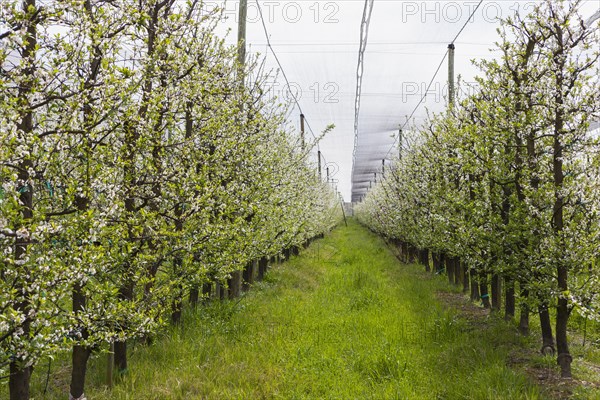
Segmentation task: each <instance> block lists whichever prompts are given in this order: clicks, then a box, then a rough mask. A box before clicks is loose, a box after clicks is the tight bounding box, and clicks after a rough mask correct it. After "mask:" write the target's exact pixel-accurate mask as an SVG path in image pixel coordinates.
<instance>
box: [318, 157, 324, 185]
mask: <svg viewBox="0 0 600 400" xmlns="http://www.w3.org/2000/svg"><path fill="white" fill-rule="evenodd" d="M317 159H318V163H319V182H321V181H322V180H323V177H322V176H321V150H318V151H317Z"/></svg>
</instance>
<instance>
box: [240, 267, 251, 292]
mask: <svg viewBox="0 0 600 400" xmlns="http://www.w3.org/2000/svg"><path fill="white" fill-rule="evenodd" d="M242 278H243V281H242V290H243V291H244V292H247V291H248V290H250V286H252V284H253V283H254V261H250V262H249V263H247V264H246V267H245V268H244V271H243V272H242Z"/></svg>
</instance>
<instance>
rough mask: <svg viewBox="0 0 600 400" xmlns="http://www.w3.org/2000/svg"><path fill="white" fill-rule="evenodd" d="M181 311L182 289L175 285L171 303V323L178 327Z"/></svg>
mask: <svg viewBox="0 0 600 400" xmlns="http://www.w3.org/2000/svg"><path fill="white" fill-rule="evenodd" d="M182 309H183V288H182V287H181V285H177V287H176V288H175V294H174V296H173V301H172V303H171V323H172V324H173V325H178V324H179V323H181V312H182Z"/></svg>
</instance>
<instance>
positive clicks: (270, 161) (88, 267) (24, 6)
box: [0, 0, 341, 400]
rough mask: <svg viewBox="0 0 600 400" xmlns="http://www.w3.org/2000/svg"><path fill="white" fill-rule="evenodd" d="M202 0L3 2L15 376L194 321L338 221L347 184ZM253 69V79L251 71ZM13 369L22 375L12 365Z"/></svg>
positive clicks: (7, 333)
mask: <svg viewBox="0 0 600 400" xmlns="http://www.w3.org/2000/svg"><path fill="white" fill-rule="evenodd" d="M215 12H216V10H214V11H213V12H211V13H207V12H205V10H203V9H202V3H201V2H200V1H198V0H190V1H179V0H135V1H133V0H61V1H44V2H43V4H37V3H36V0H18V1H16V0H6V1H5V0H3V1H2V5H1V6H0V40H1V42H0V184H1V187H0V251H1V253H2V255H1V258H0V377H1V378H0V379H2V380H4V381H6V380H8V383H9V390H10V398H11V399H14V400H16V399H27V398H29V380H30V376H31V372H32V370H33V367H34V366H35V365H36V362H38V360H40V358H42V357H48V356H52V355H54V354H56V353H58V352H61V351H66V350H69V349H70V350H72V363H73V371H72V378H71V386H70V396H71V398H74V399H80V398H83V397H84V395H83V391H84V382H85V375H86V365H87V361H88V358H89V356H90V353H91V351H92V349H94V348H97V347H98V346H100V345H101V344H102V343H106V342H110V343H113V344H114V353H115V365H116V367H117V368H118V369H119V370H120V371H125V370H126V368H127V347H126V345H127V341H128V340H130V339H133V338H144V339H146V340H148V339H150V338H151V337H152V335H153V334H155V333H156V332H157V331H158V330H159V329H160V328H161V327H162V326H164V325H165V323H166V322H168V321H169V320H172V321H173V322H178V321H179V318H180V315H181V308H182V304H183V299H184V296H186V295H187V294H189V295H190V297H191V299H192V301H196V300H197V298H198V294H199V292H201V291H202V288H203V286H204V289H205V290H204V292H206V291H207V290H206V284H209V283H212V282H217V283H219V284H220V285H221V286H223V287H227V284H228V282H229V285H230V286H233V287H231V288H230V289H231V290H232V291H234V292H235V291H236V290H239V289H236V286H237V287H239V284H240V280H241V279H240V275H241V271H242V270H243V269H244V267H246V266H248V265H252V262H253V261H255V260H259V259H261V262H262V263H263V264H264V262H265V260H266V259H268V258H269V257H271V256H274V255H276V254H279V253H280V252H281V251H282V250H284V249H290V248H293V247H295V246H300V245H301V244H303V243H305V242H306V241H307V240H309V239H311V238H313V237H315V236H317V235H319V234H321V233H323V232H325V231H326V230H328V229H330V228H331V227H332V226H333V225H334V224H335V223H336V221H337V220H338V218H339V216H340V215H339V213H340V211H341V209H340V204H339V198H338V197H337V194H336V193H334V192H333V190H331V189H330V187H329V186H328V185H327V184H326V183H323V182H322V181H321V179H320V177H319V176H318V174H317V172H316V171H315V169H314V167H313V166H312V165H311V163H310V162H309V161H308V160H309V157H308V152H309V151H310V150H311V146H312V145H313V144H314V143H312V144H311V143H307V144H306V145H304V143H302V144H301V143H300V140H299V139H298V137H297V135H291V134H290V133H289V132H290V129H288V128H287V127H288V124H287V123H286V121H285V111H286V110H285V107H284V106H283V105H280V104H277V102H276V99H269V98H267V97H266V93H267V91H266V88H265V80H266V78H267V76H268V74H266V73H263V71H262V68H261V64H260V63H259V62H258V61H257V60H250V61H248V63H246V64H245V65H240V64H239V63H237V62H236V56H237V49H236V48H232V47H228V46H226V45H224V43H223V41H222V39H219V38H217V37H216V36H215V35H214V29H215V27H216V24H217V22H218V20H219V15H216V14H215ZM250 76H253V78H252V79H251V78H250ZM7 378H8V379H7Z"/></svg>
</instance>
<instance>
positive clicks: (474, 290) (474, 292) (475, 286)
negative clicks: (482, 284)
mask: <svg viewBox="0 0 600 400" xmlns="http://www.w3.org/2000/svg"><path fill="white" fill-rule="evenodd" d="M469 274H470V275H471V301H479V282H478V279H477V273H476V272H475V270H474V269H472V270H471V271H470V273H469Z"/></svg>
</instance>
